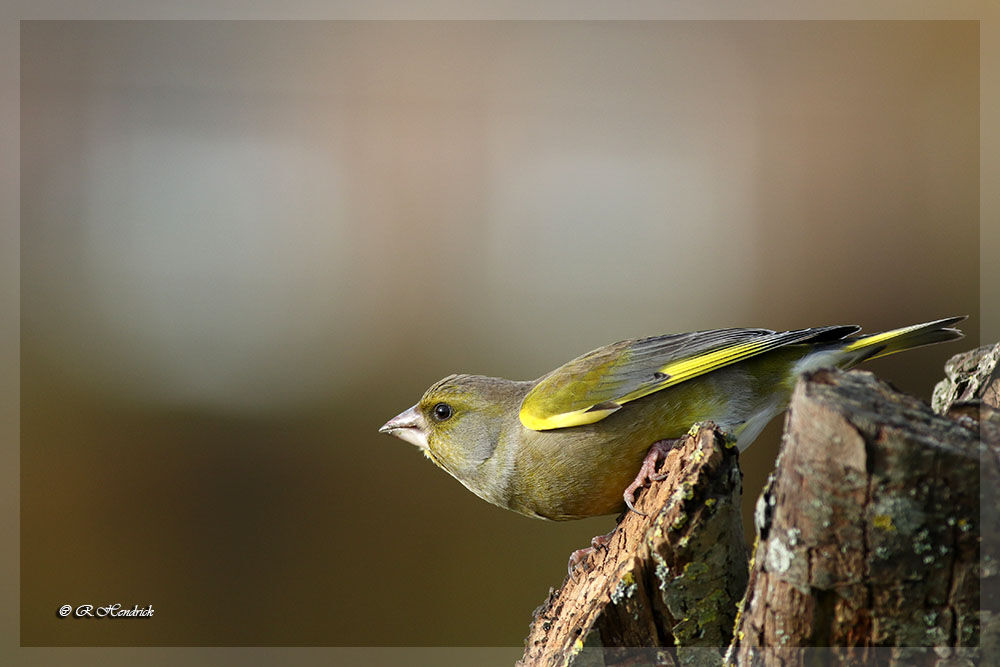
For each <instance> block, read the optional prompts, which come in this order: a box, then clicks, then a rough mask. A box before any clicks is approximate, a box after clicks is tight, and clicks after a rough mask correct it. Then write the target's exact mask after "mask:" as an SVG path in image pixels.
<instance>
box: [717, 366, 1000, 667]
mask: <svg viewBox="0 0 1000 667" xmlns="http://www.w3.org/2000/svg"><path fill="white" fill-rule="evenodd" d="M990 419H993V417H990ZM979 435H980V434H979V430H978V429H977V428H976V425H975V424H974V423H973V420H971V419H964V420H963V419H952V418H948V417H944V416H940V415H937V414H935V413H934V412H933V411H932V410H931V409H930V408H929V407H928V406H926V405H924V404H923V403H921V402H920V401H918V400H917V399H915V398H912V397H909V396H905V395H903V394H900V393H898V392H896V391H894V390H893V389H892V388H890V387H889V386H888V385H886V384H885V383H883V382H880V381H878V380H877V379H876V378H875V377H874V376H873V375H871V374H870V373H865V372H858V371H854V372H851V373H840V372H836V371H819V372H816V373H814V374H812V375H811V376H809V377H807V378H804V379H803V381H801V382H800V383H799V385H798V386H797V388H796V390H795V394H794V396H793V398H792V403H791V407H790V410H789V415H788V418H787V421H786V426H785V437H784V441H783V443H782V450H781V453H780V454H779V458H778V461H777V463H776V468H775V472H774V473H773V474H772V479H771V481H770V482H769V484H768V487H767V488H766V489H765V492H764V494H763V495H762V497H761V499H760V501H759V504H758V513H757V518H756V523H758V533H759V536H758V540H757V545H756V550H755V554H754V558H753V560H752V562H751V569H750V581H749V585H748V589H747V594H746V598H745V600H744V604H743V606H742V608H741V612H740V618H739V620H738V622H737V626H736V632H735V636H734V639H733V647H732V649H731V650H730V653H729V655H728V659H729V661H732V662H736V663H738V664H769V665H770V664H782V665H785V664H790V665H797V664H805V663H806V662H808V661H809V660H811V659H812V658H811V657H810V656H814V655H816V654H815V652H811V651H808V650H805V649H803V648H801V647H841V648H839V649H831V650H833V651H835V653H836V657H837V659H840V660H844V659H847V660H857V661H863V662H865V663H868V662H871V661H876V662H880V663H890V664H892V663H895V664H901V665H902V664H935V663H937V662H938V661H943V662H946V663H949V664H950V663H952V662H954V661H955V660H958V661H959V662H963V661H965V660H968V659H974V658H976V657H977V654H976V651H975V648H974V647H977V646H978V645H979V640H980V614H979V603H980V597H979V583H980V582H979V574H980V567H979V555H980V539H979V538H980V534H981V532H980V531H981V524H980V462H981V459H982V458H983V457H988V456H989V446H988V445H987V444H986V443H984V442H981V441H980V437H979ZM994 454H995V450H994ZM900 647H907V648H900ZM962 647H965V650H962ZM970 647H973V648H970ZM879 648H883V649H888V650H878V649H879ZM956 649H958V650H956ZM828 657H832V656H828Z"/></svg>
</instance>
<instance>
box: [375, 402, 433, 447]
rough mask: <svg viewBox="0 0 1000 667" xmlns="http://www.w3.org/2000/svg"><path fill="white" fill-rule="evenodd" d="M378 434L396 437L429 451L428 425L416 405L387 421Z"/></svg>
mask: <svg viewBox="0 0 1000 667" xmlns="http://www.w3.org/2000/svg"><path fill="white" fill-rule="evenodd" d="M378 432H379V433H388V434H389V435H394V436H396V437H397V438H399V439H400V440H405V441H406V442H409V443H410V444H413V445H416V446H417V447H420V448H422V449H427V424H426V422H425V421H424V416H423V415H422V414H420V411H419V410H417V406H416V405H414V406H413V407H412V408H410V409H409V410H407V411H406V412H401V413H399V414H398V415H396V416H395V417H393V418H392V419H390V420H389V421H387V422H386V423H385V424H383V425H382V428H380V429H379V430H378Z"/></svg>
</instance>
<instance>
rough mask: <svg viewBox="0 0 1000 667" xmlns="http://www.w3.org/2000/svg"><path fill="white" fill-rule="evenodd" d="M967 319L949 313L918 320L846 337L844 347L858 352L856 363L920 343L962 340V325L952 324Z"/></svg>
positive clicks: (907, 348)
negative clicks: (909, 324) (923, 321)
mask: <svg viewBox="0 0 1000 667" xmlns="http://www.w3.org/2000/svg"><path fill="white" fill-rule="evenodd" d="M964 319H965V315H962V316H961V317H946V318H945V319H943V320H935V321H933V322H925V323H924V324H914V325H912V326H908V327H903V328H902V329H893V330H891V331H883V332H882V333H877V334H871V335H868V336H858V337H856V338H855V337H851V338H846V339H844V342H845V343H846V345H844V346H843V347H842V348H841V350H843V351H844V352H856V353H858V354H857V357H854V358H852V359H851V361H850V362H849V364H848V365H850V366H853V365H854V364H858V363H861V362H862V361H867V360H868V359H877V358H879V357H884V356H886V355H889V354H895V353H896V352H902V351H903V350H909V349H911V348H914V347H920V346H921V345H930V344H931V343H942V342H944V341H948V340H958V339H959V338H962V337H963V336H964V335H965V334H963V333H962V332H961V331H959V330H958V329H953V328H951V325H952V324H955V323H956V322H961V321H962V320H964Z"/></svg>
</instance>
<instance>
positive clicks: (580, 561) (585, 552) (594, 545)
mask: <svg viewBox="0 0 1000 667" xmlns="http://www.w3.org/2000/svg"><path fill="white" fill-rule="evenodd" d="M614 532H615V531H614V530H612V531H611V532H610V533H608V534H607V535H598V536H597V537H595V538H594V539H592V540H591V541H590V546H589V547H584V548H583V549H577V550H576V551H574V552H573V553H571V554H570V555H569V566H568V567H569V576H570V579H572V580H573V581H576V570H577V569H578V568H580V567H582V566H583V565H584V563H585V562H586V561H587V558H588V557H589V556H590V555H591V554H592V553H594V552H595V551H596V550H598V549H607V548H608V542H610V541H611V535H612V534H613V533H614Z"/></svg>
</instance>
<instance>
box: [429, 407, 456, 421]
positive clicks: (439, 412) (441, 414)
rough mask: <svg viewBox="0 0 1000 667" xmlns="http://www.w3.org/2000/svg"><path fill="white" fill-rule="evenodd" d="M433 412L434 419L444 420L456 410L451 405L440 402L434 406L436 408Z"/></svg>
mask: <svg viewBox="0 0 1000 667" xmlns="http://www.w3.org/2000/svg"><path fill="white" fill-rule="evenodd" d="M432 412H433V413H434V419H436V420H438V421H439V422H443V421H444V420H445V419H448V418H449V417H451V416H452V415H453V414H454V413H455V411H454V410H452V409H451V406H450V405H448V404H447V403H438V404H437V405H435V406H434V410H433V411H432Z"/></svg>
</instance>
